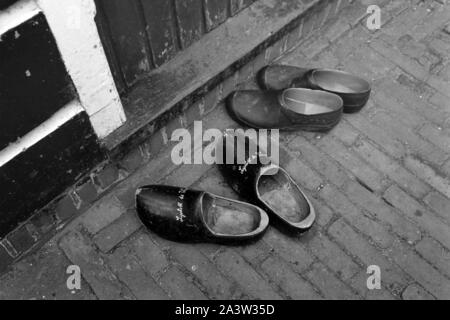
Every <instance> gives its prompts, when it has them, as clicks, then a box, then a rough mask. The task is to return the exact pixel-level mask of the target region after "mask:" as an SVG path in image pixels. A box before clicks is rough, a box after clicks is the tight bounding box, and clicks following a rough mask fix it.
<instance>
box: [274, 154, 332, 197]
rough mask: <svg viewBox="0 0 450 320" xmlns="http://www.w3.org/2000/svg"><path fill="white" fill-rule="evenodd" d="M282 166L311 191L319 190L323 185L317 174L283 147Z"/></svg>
mask: <svg viewBox="0 0 450 320" xmlns="http://www.w3.org/2000/svg"><path fill="white" fill-rule="evenodd" d="M280 164H281V166H282V167H283V168H284V169H285V170H286V171H287V172H288V173H289V175H290V176H291V177H292V178H293V179H294V180H295V181H296V182H297V183H298V184H299V185H301V186H304V187H306V188H308V189H309V190H317V188H318V187H319V186H320V185H322V184H323V179H322V178H321V177H320V176H319V175H318V174H317V173H315V172H314V171H313V170H311V168H309V167H308V166H307V165H306V164H305V163H304V162H303V161H302V160H300V159H298V158H297V157H295V156H294V155H292V154H291V153H290V152H289V151H287V150H286V149H285V148H283V147H281V148H280Z"/></svg>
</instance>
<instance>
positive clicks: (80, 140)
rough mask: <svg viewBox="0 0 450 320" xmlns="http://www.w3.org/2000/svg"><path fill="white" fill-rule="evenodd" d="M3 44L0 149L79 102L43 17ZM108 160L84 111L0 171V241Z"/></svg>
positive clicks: (16, 31) (11, 33)
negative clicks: (72, 102)
mask: <svg viewBox="0 0 450 320" xmlns="http://www.w3.org/2000/svg"><path fill="white" fill-rule="evenodd" d="M1 40H2V41H0V150H2V149H3V148H4V147H5V146H6V145H8V144H9V143H11V142H14V141H16V140H17V139H18V138H20V137H22V136H24V135H26V134H27V133H29V132H30V131H31V130H32V129H34V128H36V127H38V126H39V125H41V124H42V123H43V122H45V121H46V120H47V119H49V118H50V117H51V116H52V115H53V114H54V113H55V111H57V110H60V109H61V108H63V107H64V106H65V105H66V104H67V103H68V102H70V101H72V100H74V99H77V95H76V92H75V90H74V88H73V85H72V81H71V79H70V77H69V75H68V73H67V70H66V69H65V66H64V63H63V61H62V59H61V56H60V53H59V51H58V49H57V47H56V44H55V40H54V38H53V36H52V34H51V32H50V30H49V27H48V24H47V22H46V19H45V17H44V16H43V15H42V14H39V15H37V16H35V17H33V18H32V19H30V20H29V21H27V22H25V23H23V24H22V25H20V26H18V27H17V28H15V29H13V30H11V31H9V32H8V33H6V34H4V35H2V38H1ZM103 159H104V152H103V150H102V149H101V147H100V145H99V142H98V141H97V137H96V135H95V133H94V131H93V129H92V127H91V124H90V121H89V117H88V116H87V114H86V113H84V112H83V113H81V114H79V115H77V116H76V117H74V118H73V119H71V120H70V121H68V122H66V123H65V124H64V125H62V126H61V127H60V128H58V129H57V130H56V131H54V132H53V133H52V134H50V135H49V136H47V137H45V138H44V139H43V140H41V141H39V142H38V143H37V144H35V145H33V146H32V147H31V148H29V149H28V150H26V151H24V152H22V153H21V154H20V155H18V156H16V157H15V158H14V159H12V160H11V161H9V162H8V163H6V164H4V165H3V166H1V167H0V239H1V238H2V237H4V236H5V235H6V234H7V233H9V232H10V231H12V230H13V229H15V228H16V227H17V226H18V225H19V224H20V223H22V222H24V221H25V220H27V219H28V218H29V217H31V215H32V214H33V213H34V211H35V210H38V209H41V208H42V207H43V206H45V205H46V204H48V203H49V202H50V201H51V200H53V199H54V198H55V197H56V196H58V195H59V194H61V193H62V192H64V190H65V189H66V188H68V187H70V186H71V185H73V184H74V183H75V182H76V181H77V180H78V179H79V178H80V177H82V176H83V175H84V174H86V173H87V172H89V171H90V170H91V169H92V168H93V167H94V166H95V165H97V164H98V163H100V162H101V161H102V160H103Z"/></svg>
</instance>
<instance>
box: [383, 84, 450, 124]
mask: <svg viewBox="0 0 450 320" xmlns="http://www.w3.org/2000/svg"><path fill="white" fill-rule="evenodd" d="M422 88H423V89H425V90H427V91H426V92H425V94H423V93H422V94H417V93H416V92H414V90H413V89H412V88H410V87H408V86H406V85H404V84H401V83H399V82H398V81H392V80H390V81H385V82H382V83H381V84H380V85H379V86H378V90H380V91H386V92H388V94H389V96H391V97H392V98H395V101H396V102H397V103H398V104H399V105H400V106H401V107H402V108H404V109H412V110H414V111H415V112H417V113H418V114H420V115H421V116H422V117H424V118H426V119H428V120H429V121H430V122H432V123H436V124H440V125H442V124H443V123H444V121H445V120H446V119H448V117H449V116H450V114H449V113H448V109H447V110H446V108H445V105H446V104H445V102H443V100H444V101H446V100H447V99H445V97H443V96H442V95H439V94H437V93H435V94H434V95H432V96H431V98H430V101H431V102H432V103H434V105H435V106H434V107H433V105H432V104H429V103H427V95H429V94H430V93H429V92H428V91H429V90H428V89H426V87H425V86H422Z"/></svg>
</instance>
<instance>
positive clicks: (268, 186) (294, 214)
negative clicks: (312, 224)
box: [258, 170, 309, 223]
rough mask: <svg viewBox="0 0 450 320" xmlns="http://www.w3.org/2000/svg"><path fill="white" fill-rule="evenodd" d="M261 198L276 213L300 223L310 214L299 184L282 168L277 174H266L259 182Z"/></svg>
mask: <svg viewBox="0 0 450 320" xmlns="http://www.w3.org/2000/svg"><path fill="white" fill-rule="evenodd" d="M258 190H259V194H260V197H261V199H262V200H263V201H264V202H265V204H266V205H267V206H268V207H269V208H271V209H272V211H274V212H275V213H276V214H278V215H279V216H281V217H283V218H284V219H286V220H288V221H290V222H292V223H298V222H300V221H302V220H304V219H305V218H306V217H307V216H308V215H309V204H308V202H307V201H306V199H305V197H304V196H303V195H302V193H301V192H300V190H298V188H297V186H296V185H295V184H293V183H292V181H291V180H290V179H289V178H288V177H287V176H286V174H285V173H284V172H282V171H281V170H279V171H278V173H277V174H275V175H264V176H262V177H261V178H260V180H259V183H258Z"/></svg>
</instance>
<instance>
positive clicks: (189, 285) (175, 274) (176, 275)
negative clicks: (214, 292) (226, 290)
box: [158, 267, 207, 300]
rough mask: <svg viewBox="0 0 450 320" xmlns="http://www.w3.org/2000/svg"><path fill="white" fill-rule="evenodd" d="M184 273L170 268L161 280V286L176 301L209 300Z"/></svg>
mask: <svg viewBox="0 0 450 320" xmlns="http://www.w3.org/2000/svg"><path fill="white" fill-rule="evenodd" d="M189 280H190V279H188V278H187V277H186V275H185V274H184V273H182V272H181V271H180V270H178V269H177V268H176V267H170V268H169V269H168V270H167V271H166V272H165V273H164V274H163V275H162V276H161V278H160V279H159V281H158V282H159V285H160V286H161V287H162V288H163V289H165V290H166V291H167V292H168V293H169V296H170V297H171V298H172V299H174V300H207V297H206V296H205V295H204V293H203V292H201V291H200V289H199V288H198V287H196V286H195V285H194V283H193V282H192V281H189Z"/></svg>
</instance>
